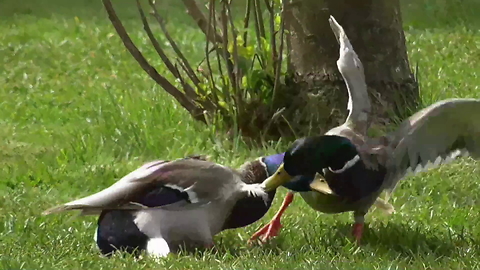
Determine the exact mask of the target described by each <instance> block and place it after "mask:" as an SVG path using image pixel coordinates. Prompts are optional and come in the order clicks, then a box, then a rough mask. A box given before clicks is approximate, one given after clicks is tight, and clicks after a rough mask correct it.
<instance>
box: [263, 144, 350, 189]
mask: <svg viewBox="0 0 480 270" xmlns="http://www.w3.org/2000/svg"><path fill="white" fill-rule="evenodd" d="M357 154H358V153H357V150H356V147H355V146H354V145H353V144H352V142H351V141H350V140H348V139H347V138H344V137H340V136H334V135H323V136H314V137H307V138H302V139H298V140H296V141H295V142H294V143H293V144H292V145H291V146H290V148H289V149H288V150H287V151H286V152H285V156H284V158H283V164H282V165H280V166H279V168H278V169H277V171H276V172H275V173H274V174H273V175H272V176H270V177H269V178H268V179H267V180H265V181H264V182H263V183H264V185H265V187H266V189H267V190H272V189H276V188H277V187H279V186H281V185H284V184H285V183H287V182H288V181H290V180H291V179H292V178H293V177H295V176H298V175H315V174H316V173H321V174H323V169H325V168H328V167H330V168H331V169H333V170H338V169H341V168H342V167H343V166H344V165H345V164H346V162H348V161H350V160H352V159H353V158H354V157H355V156H356V155H357Z"/></svg>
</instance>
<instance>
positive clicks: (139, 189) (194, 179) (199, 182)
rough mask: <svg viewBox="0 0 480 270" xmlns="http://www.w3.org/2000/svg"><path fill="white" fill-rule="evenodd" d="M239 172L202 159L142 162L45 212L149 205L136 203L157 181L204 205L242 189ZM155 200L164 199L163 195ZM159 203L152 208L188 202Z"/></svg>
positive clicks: (89, 210)
mask: <svg viewBox="0 0 480 270" xmlns="http://www.w3.org/2000/svg"><path fill="white" fill-rule="evenodd" d="M236 176H237V174H236V173H235V172H234V171H233V170H231V169H229V168H227V167H223V166H221V165H217V164H215V163H212V162H209V161H205V160H202V159H195V158H186V159H178V160H175V161H171V162H165V161H154V162H150V163H147V164H145V165H143V166H141V167H140V168H138V169H136V170H135V171H133V172H131V173H129V174H128V175H126V176H125V177H123V178H122V179H120V180H119V181H117V182H116V183H115V184H113V185H112V186H110V187H108V188H106V189H104V190H102V191H100V192H98V193H95V194H93V195H90V196H87V197H84V198H81V199H78V200H75V201H72V202H69V203H66V204H63V205H60V206H57V207H53V208H50V209H48V210H46V211H44V212H43V214H44V215H47V214H51V213H57V212H63V211H66V210H76V209H78V210H82V214H84V215H88V214H98V213H100V212H101V211H102V210H104V209H142V208H147V206H145V205H143V204H142V203H137V202H138V201H141V202H143V201H146V200H147V198H140V200H139V198H138V196H142V194H145V195H146V193H148V191H149V190H150V189H153V188H155V186H156V184H159V185H161V186H164V187H166V188H169V189H173V190H177V191H179V192H181V193H186V194H187V196H188V200H189V202H190V203H191V204H196V205H202V204H205V203H208V202H210V201H212V200H217V199H226V198H228V197H229V196H231V195H232V194H233V193H232V192H235V191H236V190H237V189H240V190H241V188H242V184H243V182H241V181H240V177H239V176H238V177H236ZM241 191H242V190H241ZM142 199H143V200H142ZM165 199H166V198H165ZM156 200H157V201H158V200H160V201H161V200H162V198H157V199H156ZM157 205H160V206H159V207H153V206H150V207H149V208H172V209H173V208H175V207H176V206H179V207H177V208H182V207H184V206H186V203H184V202H181V201H179V202H178V203H176V204H173V205H170V206H167V205H165V206H163V203H158V204H157Z"/></svg>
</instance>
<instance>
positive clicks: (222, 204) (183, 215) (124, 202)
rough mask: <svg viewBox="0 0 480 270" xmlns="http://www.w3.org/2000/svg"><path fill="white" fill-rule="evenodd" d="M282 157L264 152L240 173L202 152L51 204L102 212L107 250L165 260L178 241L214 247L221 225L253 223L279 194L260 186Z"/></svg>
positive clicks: (101, 241)
mask: <svg viewBox="0 0 480 270" xmlns="http://www.w3.org/2000/svg"><path fill="white" fill-rule="evenodd" d="M282 157H283V155H272V156H267V157H261V158H258V159H256V160H254V161H251V162H246V163H245V164H243V165H242V166H241V167H240V168H239V170H233V169H230V168H228V167H225V166H222V165H219V164H216V163H213V162H211V161H208V160H206V159H205V158H203V157H187V158H183V159H177V160H173V161H162V160H157V161H153V162H149V163H146V164H144V165H143V166H141V167H139V168H138V169H136V170H135V171H133V172H131V173H129V174H128V175H126V176H125V177H123V178H121V179H120V180H119V181H117V182H116V183H114V184H113V185H112V186H110V187H108V188H106V189H104V190H102V191H100V192H98V193H95V194H93V195H90V196H87V197H85V198H81V199H78V200H74V201H72V202H68V203H66V204H63V205H60V206H56V207H53V208H50V209H48V210H46V211H44V212H43V214H44V215H48V214H52V213H59V212H63V211H67V210H80V211H81V214H82V215H98V214H99V215H100V216H99V219H98V227H97V230H96V233H95V241H96V243H97V245H98V247H99V249H100V251H101V252H102V253H103V254H104V255H111V254H113V252H115V251H116V250H124V251H127V252H130V253H135V254H138V253H136V251H141V250H145V251H146V252H147V254H148V255H151V256H154V257H164V256H166V255H167V254H169V253H170V252H174V251H176V250H178V248H180V246H186V247H187V248H197V247H199V248H204V247H212V246H213V236H214V235H216V234H217V233H219V232H221V231H222V230H226V229H233V228H238V227H243V226H247V225H249V224H251V223H253V222H255V221H257V220H258V219H260V218H261V217H262V216H263V215H264V214H265V213H266V212H267V211H268V209H269V207H270V205H271V203H272V200H273V198H274V196H275V191H270V192H268V193H266V192H265V191H264V189H262V188H261V187H260V183H262V181H264V180H265V179H266V178H267V177H268V176H270V175H272V174H273V173H274V172H275V171H276V169H277V168H278V166H279V165H280V164H281V162H282V160H283V158H282Z"/></svg>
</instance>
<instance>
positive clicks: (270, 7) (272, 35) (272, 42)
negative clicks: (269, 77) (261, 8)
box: [265, 0, 277, 66]
mask: <svg viewBox="0 0 480 270" xmlns="http://www.w3.org/2000/svg"><path fill="white" fill-rule="evenodd" d="M265 5H266V6H267V10H268V13H269V14H270V16H269V24H270V47H272V59H273V66H276V63H277V44H276V41H275V11H274V10H273V5H274V3H273V1H272V2H271V4H270V0H265Z"/></svg>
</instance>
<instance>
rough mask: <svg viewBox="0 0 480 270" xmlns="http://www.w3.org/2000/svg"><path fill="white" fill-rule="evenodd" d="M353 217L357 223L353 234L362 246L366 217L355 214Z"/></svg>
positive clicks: (354, 225)
mask: <svg viewBox="0 0 480 270" xmlns="http://www.w3.org/2000/svg"><path fill="white" fill-rule="evenodd" d="M353 215H354V219H355V223H354V224H353V229H352V234H353V237H354V238H355V240H356V242H357V244H360V240H361V239H362V235H363V226H364V224H365V215H364V214H359V213H354V214H353Z"/></svg>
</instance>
